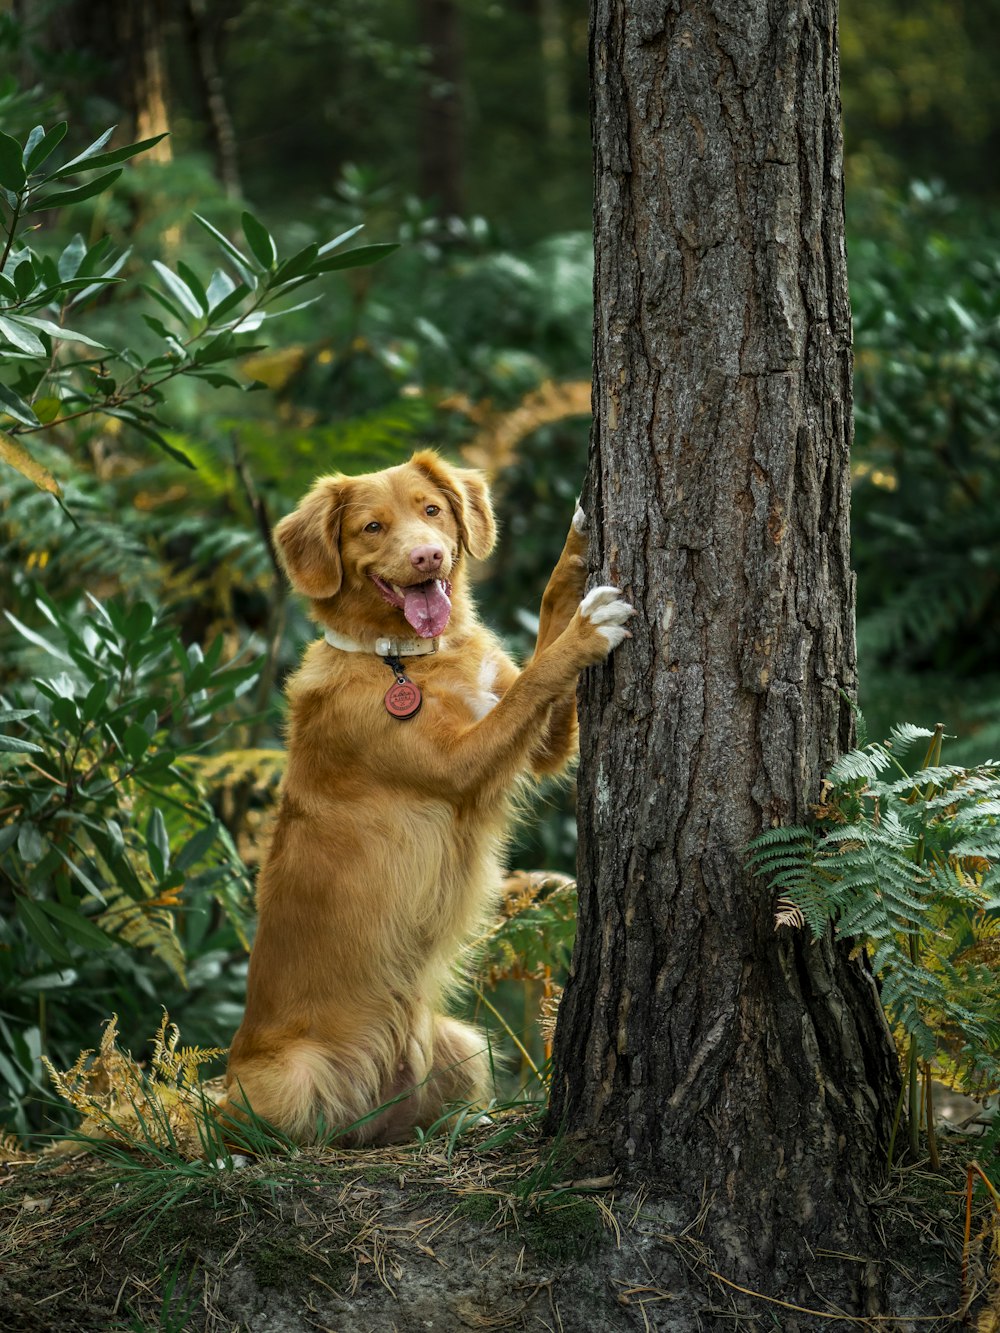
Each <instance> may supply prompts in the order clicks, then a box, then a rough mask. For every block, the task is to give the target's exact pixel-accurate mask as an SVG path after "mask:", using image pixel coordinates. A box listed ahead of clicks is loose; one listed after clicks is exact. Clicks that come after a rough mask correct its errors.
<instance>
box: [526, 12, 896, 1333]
mask: <svg viewBox="0 0 1000 1333" xmlns="http://www.w3.org/2000/svg"><path fill="white" fill-rule="evenodd" d="M591 23H592V28H591V60H592V79H593V133H594V152H595V168H596V203H595V224H596V272H595V279H594V292H595V298H596V309H597V313H596V324H595V373H596V381H595V389H594V408H595V414H594V434H593V448H592V451H591V470H590V476H589V480H588V494H589V508H590V511H591V514H592V519H593V522H592V533H593V537H592V540H593V542H594V546H595V549H594V550H593V552H592V556H593V561H594V564H595V567H596V569H597V570H598V571H599V574H600V579H601V581H602V582H608V581H610V582H613V583H616V584H618V585H620V586H621V587H622V588H624V589H626V590H627V593H628V595H629V596H630V597H631V598H632V599H633V600H634V602H635V605H636V606H637V607H638V608H639V611H640V615H639V616H637V617H636V621H635V624H634V631H635V637H634V640H633V642H632V643H630V644H626V645H625V646H624V647H623V648H621V649H620V650H619V652H618V653H617V654H616V655H615V657H614V658H613V660H612V663H611V665H610V666H608V667H607V668H606V669H602V670H599V671H594V672H591V673H590V674H589V676H588V678H587V679H586V680H585V682H584V686H583V693H582V709H581V714H582V723H583V730H582V740H581V749H582V765H581V770H580V815H579V822H580V833H581V843H580V855H579V883H580V923H579V935H578V939H577V945H576V951H575V955H574V962H573V975H572V977H571V980H570V984H569V985H568V987H567V990H566V994H565V997H564V999H563V1003H562V1007H561V1011H560V1015H559V1025H558V1030H557V1034H556V1048H555V1076H554V1080H553V1096H552V1108H551V1113H550V1124H551V1125H552V1126H553V1127H556V1126H560V1125H562V1126H564V1127H565V1128H566V1129H567V1130H568V1131H569V1132H571V1133H573V1134H577V1135H579V1136H582V1137H583V1138H584V1139H586V1140H589V1141H590V1142H591V1143H594V1144H606V1145H608V1146H609V1147H610V1149H611V1152H612V1153H613V1155H614V1157H615V1158H616V1159H617V1160H618V1162H619V1163H621V1164H623V1165H625V1166H635V1167H638V1168H642V1169H644V1170H645V1171H646V1172H648V1173H649V1174H651V1175H653V1176H655V1177H656V1178H657V1179H658V1180H660V1181H662V1182H664V1183H665V1184H666V1185H667V1187H668V1188H671V1189H673V1190H675V1191H677V1192H678V1193H680V1194H682V1195H683V1196H684V1197H685V1198H686V1199H688V1200H690V1206H691V1215H692V1217H693V1216H694V1215H695V1214H696V1213H697V1212H698V1210H699V1207H700V1205H701V1203H702V1201H703V1200H704V1199H707V1200H709V1201H710V1207H709V1209H708V1214H707V1221H706V1229H705V1232H704V1238H705V1239H707V1240H709V1241H710V1243H712V1244H713V1246H714V1249H715V1252H716V1257H717V1260H718V1262H719V1263H721V1264H724V1265H726V1269H725V1270H724V1271H727V1272H728V1274H729V1275H730V1276H732V1277H734V1278H735V1279H736V1280H740V1279H744V1280H745V1279H748V1278H749V1279H752V1281H753V1282H754V1283H756V1284H758V1285H761V1286H763V1288H764V1289H765V1290H772V1291H773V1290H780V1289H786V1290H787V1289H789V1284H791V1287H792V1288H795V1287H796V1278H797V1276H798V1275H801V1273H802V1272H803V1269H804V1263H803V1260H804V1257H805V1254H806V1251H805V1249H804V1246H805V1245H806V1244H807V1243H812V1244H816V1243H821V1244H822V1245H824V1246H825V1247H827V1248H829V1249H841V1250H849V1249H852V1247H853V1246H856V1245H858V1244H863V1236H864V1234H865V1229H866V1227H865V1219H866V1212H865V1209H864V1207H863V1198H864V1192H865V1188H866V1185H868V1184H869V1183H870V1182H871V1181H872V1180H873V1179H874V1178H875V1177H877V1176H878V1174H879V1172H880V1170H881V1169H882V1168H883V1164H884V1154H885V1139H886V1137H887V1134H888V1129H889V1125H890V1123H891V1117H892V1114H893V1110H894V1107H895V1098H896V1094H897V1091H898V1077H899V1076H898V1067H897V1062H896V1058H895V1052H894V1050H893V1047H892V1042H891V1038H890V1035H889V1033H888V1031H887V1027H886V1023H885V1019H884V1017H883V1015H882V1010H881V1007H880V1005H879V1003H878V999H877V995H876V989H875V985H874V982H873V979H872V977H871V975H870V973H869V972H868V970H867V968H866V966H865V965H864V963H863V962H851V961H850V960H849V959H848V958H847V957H846V955H845V954H843V953H841V952H839V951H835V950H834V949H833V947H832V946H831V945H830V943H829V942H824V943H823V944H821V945H816V946H813V945H810V944H809V943H808V942H807V939H806V938H805V936H804V935H793V934H791V933H789V932H787V931H783V932H782V933H781V934H776V933H775V931H774V924H773V921H774V910H773V902H772V900H771V897H770V894H769V893H768V891H767V889H766V888H765V886H764V885H763V884H761V883H758V882H754V881H752V880H751V879H750V878H749V876H748V875H747V872H746V870H745V867H744V859H745V847H746V844H747V841H748V840H749V839H750V838H752V837H753V836H754V835H755V834H757V833H759V832H760V831H761V830H762V829H764V828H766V827H768V826H769V825H772V824H774V823H777V822H794V821H799V820H802V819H803V818H804V817H806V815H807V807H808V802H810V801H814V800H816V799H817V797H818V795H819V778H820V775H821V773H822V772H823V770H824V769H825V768H826V767H827V766H828V765H829V764H830V763H831V762H832V761H833V760H834V759H835V758H836V756H837V755H838V754H839V753H841V752H842V751H843V750H844V749H845V748H846V747H847V746H848V745H849V744H850V742H851V739H852V714H851V710H850V706H849V704H848V703H847V702H846V700H845V699H844V697H843V693H842V692H844V693H846V694H847V695H848V696H853V694H854V690H855V644H854V579H853V575H852V573H851V569H850V560H849V528H848V520H849V499H850V493H849V486H850V475H849V445H850V437H851V429H852V424H851V328H850V307H849V302H848V293H847V275H846V265H845V253H844V238H843V190H842V179H841V164H842V143H841V132H840V105H839V90H838V57H837V22H836V4H835V0H767V2H765V0H744V2H743V3H741V4H739V5H736V4H733V3H732V2H731V0H677V2H676V3H673V4H669V5H665V4H661V3H654V2H653V0H594V9H593V13H592V20H591ZM859 1233H860V1234H861V1237H862V1239H861V1240H859V1239H858V1236H859ZM852 1252H854V1253H858V1252H859V1251H857V1250H852ZM862 1252H863V1251H862ZM861 1267H862V1266H858V1269H859V1272H860V1270H861ZM812 1303H814V1302H812ZM861 1303H862V1302H861V1301H860V1297H859V1298H858V1300H857V1301H856V1304H861ZM793 1324H794V1321H793V1323H788V1324H785V1325H783V1326H784V1327H786V1328H792V1327H793Z"/></svg>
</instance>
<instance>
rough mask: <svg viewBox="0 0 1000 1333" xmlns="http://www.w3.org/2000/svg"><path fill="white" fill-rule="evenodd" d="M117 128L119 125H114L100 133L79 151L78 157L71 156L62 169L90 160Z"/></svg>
mask: <svg viewBox="0 0 1000 1333" xmlns="http://www.w3.org/2000/svg"><path fill="white" fill-rule="evenodd" d="M117 128H118V126H117V125H112V126H111V127H110V129H107V130H105V131H104V133H103V134H99V135H98V136H97V138H96V139H95V140H94V142H93V143H91V144H88V145H87V147H86V148H85V149H84V150H83V152H82V153H77V155H76V157H71V158H70V160H69V161H68V162H67V163H66V164H65V165H64V166H63V167H61V168H60V170H61V171H65V170H66V167H75V166H76V164H77V163H78V162H88V161H89V160H90V159H92V158H93V157H94V156H95V155H96V154H97V153H99V152H100V151H101V149H102V148H103V147H104V145H105V144H106V143H107V142H108V140H109V139H110V138H111V136H112V134H114V132H115V130H116V129H117Z"/></svg>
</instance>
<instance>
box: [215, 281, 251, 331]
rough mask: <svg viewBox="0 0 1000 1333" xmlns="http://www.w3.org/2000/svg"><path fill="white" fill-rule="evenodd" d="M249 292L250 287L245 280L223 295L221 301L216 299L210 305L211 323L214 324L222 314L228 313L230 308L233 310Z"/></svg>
mask: <svg viewBox="0 0 1000 1333" xmlns="http://www.w3.org/2000/svg"><path fill="white" fill-rule="evenodd" d="M249 293H250V288H249V287H248V286H247V285H246V283H245V282H241V283H239V284H238V285H237V286H235V287H234V288H233V289H232V291H231V292H230V293H229V294H228V295H227V296H224V297H223V298H222V299H221V301H217V302H216V303H215V305H214V306H213V307H212V316H211V318H212V323H213V324H215V323H216V322H217V321H218V320H220V319H222V318H223V316H225V315H228V314H229V312H230V311H231V310H235V309H236V307H237V306H238V305H239V303H240V302H241V301H242V300H243V298H244V297H245V296H248V295H249Z"/></svg>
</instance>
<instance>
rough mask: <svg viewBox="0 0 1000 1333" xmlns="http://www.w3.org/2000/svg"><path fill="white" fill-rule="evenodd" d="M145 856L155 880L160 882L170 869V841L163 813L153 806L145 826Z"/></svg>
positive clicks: (156, 806)
mask: <svg viewBox="0 0 1000 1333" xmlns="http://www.w3.org/2000/svg"><path fill="white" fill-rule="evenodd" d="M146 855H147V856H148V857H149V867H150V869H151V870H152V872H153V875H154V876H155V878H156V879H157V880H161V879H162V878H163V876H164V875H165V874H166V873H167V871H168V870H169V869H170V839H169V838H168V837H167V826H166V823H165V822H164V819H163V811H162V810H161V809H160V807H159V806H158V805H154V806H153V813H152V814H151V815H150V816H149V822H148V823H147V825H146Z"/></svg>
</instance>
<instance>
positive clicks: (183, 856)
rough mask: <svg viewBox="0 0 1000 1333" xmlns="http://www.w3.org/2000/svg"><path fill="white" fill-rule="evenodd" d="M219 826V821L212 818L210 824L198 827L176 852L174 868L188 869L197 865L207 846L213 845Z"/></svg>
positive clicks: (207, 848)
mask: <svg viewBox="0 0 1000 1333" xmlns="http://www.w3.org/2000/svg"><path fill="white" fill-rule="evenodd" d="M220 827H221V826H220V824H219V821H218V820H217V819H213V820H212V822H211V824H207V825H206V826H205V827H204V828H203V829H199V830H198V832H197V833H196V834H195V835H194V837H192V838H189V839H188V840H187V842H186V843H185V844H184V846H183V847H182V848H181V850H180V851H179V852H178V853H177V856H176V858H175V860H174V867H175V869H177V870H190V868H191V867H192V866H193V865H197V863H198V862H199V861H200V860H201V859H202V857H203V856H204V855H205V853H206V852H207V851H208V850H209V848H210V847H212V846H213V845H214V843H215V840H216V838H218V836H219V829H220Z"/></svg>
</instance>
